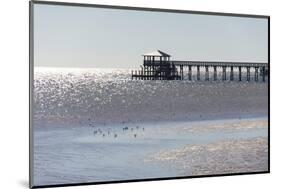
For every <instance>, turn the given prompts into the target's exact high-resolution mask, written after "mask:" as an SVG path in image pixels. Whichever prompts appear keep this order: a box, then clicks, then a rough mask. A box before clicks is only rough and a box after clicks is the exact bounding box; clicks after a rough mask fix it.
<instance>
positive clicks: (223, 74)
mask: <svg viewBox="0 0 281 189" xmlns="http://www.w3.org/2000/svg"><path fill="white" fill-rule="evenodd" d="M222 80H223V81H225V80H226V66H223V67H222Z"/></svg>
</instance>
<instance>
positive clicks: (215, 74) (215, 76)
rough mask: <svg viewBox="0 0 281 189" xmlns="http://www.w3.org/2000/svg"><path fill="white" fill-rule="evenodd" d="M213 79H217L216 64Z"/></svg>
mask: <svg viewBox="0 0 281 189" xmlns="http://www.w3.org/2000/svg"><path fill="white" fill-rule="evenodd" d="M214 81H217V66H214Z"/></svg>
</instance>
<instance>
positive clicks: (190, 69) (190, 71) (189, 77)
mask: <svg viewBox="0 0 281 189" xmlns="http://www.w3.org/2000/svg"><path fill="white" fill-rule="evenodd" d="M191 77H192V67H191V66H188V80H189V81H191Z"/></svg>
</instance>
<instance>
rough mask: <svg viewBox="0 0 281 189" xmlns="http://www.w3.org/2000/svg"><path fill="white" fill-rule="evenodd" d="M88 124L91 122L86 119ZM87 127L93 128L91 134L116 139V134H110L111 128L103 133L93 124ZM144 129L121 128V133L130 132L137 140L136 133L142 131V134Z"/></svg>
mask: <svg viewBox="0 0 281 189" xmlns="http://www.w3.org/2000/svg"><path fill="white" fill-rule="evenodd" d="M88 121H89V122H91V119H90V118H89V119H88ZM89 126H91V127H93V128H94V131H93V134H94V136H95V135H101V136H102V137H106V136H113V137H114V138H117V137H118V134H117V133H116V132H112V131H111V128H108V129H107V130H106V131H103V130H102V129H101V128H96V127H95V125H94V124H92V123H89ZM144 130H145V129H144V127H142V128H140V127H139V126H136V127H127V126H126V127H123V128H122V131H123V132H128V131H131V133H133V137H134V138H137V132H136V131H143V132H144Z"/></svg>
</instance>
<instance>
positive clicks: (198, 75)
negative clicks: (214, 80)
mask: <svg viewBox="0 0 281 189" xmlns="http://www.w3.org/2000/svg"><path fill="white" fill-rule="evenodd" d="M197 80H198V81H199V80H200V66H197Z"/></svg>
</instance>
